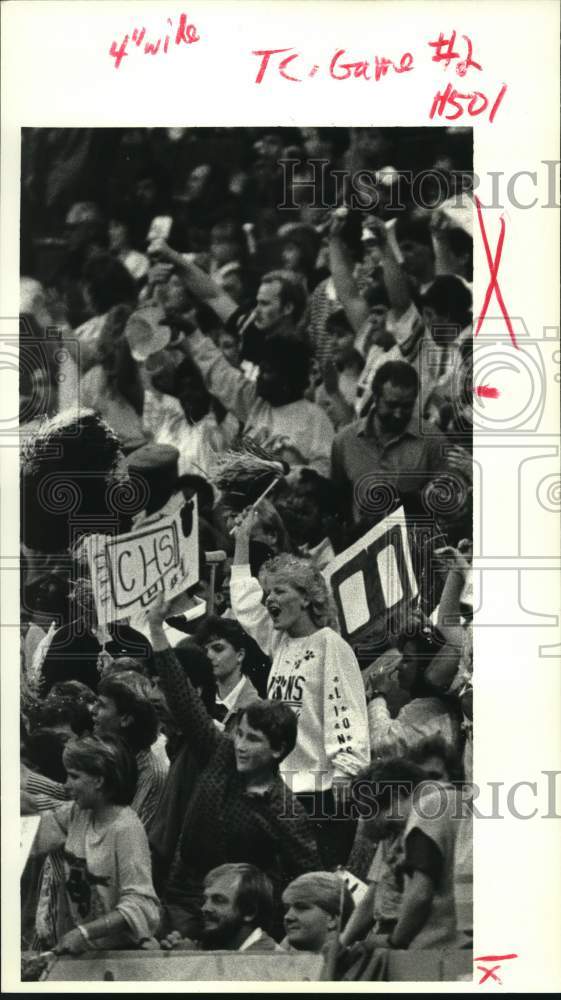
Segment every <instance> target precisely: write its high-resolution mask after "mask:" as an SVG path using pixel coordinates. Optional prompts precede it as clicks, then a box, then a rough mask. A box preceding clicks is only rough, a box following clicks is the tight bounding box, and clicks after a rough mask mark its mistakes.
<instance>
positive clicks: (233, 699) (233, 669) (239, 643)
mask: <svg viewBox="0 0 561 1000" xmlns="http://www.w3.org/2000/svg"><path fill="white" fill-rule="evenodd" d="M195 639H196V641H197V642H198V644H199V645H200V646H202V647H203V648H204V649H205V652H206V655H207V656H208V659H209V661H210V664H211V667H212V672H213V675H214V679H215V682H216V704H215V706H214V711H213V715H214V718H215V719H217V720H218V721H219V722H220V725H221V726H222V727H223V728H224V729H225V730H226V732H230V733H231V732H233V730H234V729H235V728H236V725H237V719H238V716H239V713H240V712H241V711H243V710H244V709H245V708H247V706H248V705H250V704H251V703H252V702H253V701H255V700H256V699H257V698H259V695H258V693H257V691H256V689H255V687H254V686H253V684H252V682H251V680H250V679H249V677H248V676H247V670H246V662H245V661H246V657H247V653H248V647H249V646H250V644H251V642H252V639H251V637H250V636H249V635H248V634H247V632H246V631H245V630H244V629H243V628H242V627H241V625H239V624H238V622H237V621H235V620H234V619H233V618H218V617H217V616H215V615H211V616H209V617H208V618H206V619H205V621H204V622H203V624H202V625H201V626H200V627H199V629H198V630H197V632H196V634H195Z"/></svg>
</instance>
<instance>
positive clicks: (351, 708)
mask: <svg viewBox="0 0 561 1000" xmlns="http://www.w3.org/2000/svg"><path fill="white" fill-rule="evenodd" d="M254 518H255V514H254V512H251V513H250V514H248V515H247V516H246V517H245V518H243V519H242V520H241V522H240V524H239V525H238V528H237V531H236V549H235V555H234V563H233V566H232V577H231V583H230V592H231V598H232V611H233V613H234V615H235V617H236V618H237V620H238V621H239V622H240V624H241V625H243V627H244V628H245V629H246V631H247V632H249V634H250V635H252V636H253V637H254V638H255V639H256V641H257V642H258V643H259V645H260V646H261V648H262V649H263V651H264V652H265V653H267V654H268V655H270V656H271V657H272V661H273V662H272V667H271V672H270V674H269V681H268V688H267V696H268V698H269V699H271V700H275V699H279V700H281V701H284V702H286V703H287V704H288V705H290V707H291V708H292V709H293V710H294V711H295V712H296V714H297V716H298V738H297V741H296V746H295V747H294V750H293V751H292V753H290V754H289V755H288V757H287V758H286V759H285V760H284V761H283V762H282V764H281V773H282V775H283V777H284V780H285V782H286V783H287V784H289V786H290V787H291V788H292V790H293V791H294V792H295V794H296V795H297V796H298V797H299V798H300V800H301V801H302V803H303V804H304V806H305V807H306V808H307V809H308V812H309V813H310V814H311V815H312V816H313V818H314V820H315V823H316V833H317V836H318V847H319V849H320V853H321V854H322V857H323V860H324V863H325V865H326V867H331V866H332V865H334V864H337V863H344V861H345V860H346V856H347V854H348V851H349V850H350V845H351V843H352V836H353V832H354V830H353V824H352V823H351V822H350V821H348V822H341V821H340V819H339V820H337V821H334V822H329V821H328V822H325V820H329V819H332V820H335V813H336V796H337V792H338V789H341V791H343V789H345V788H346V787H348V785H349V783H350V780H351V779H352V778H353V777H354V775H356V774H357V773H358V772H359V771H360V770H361V769H362V768H364V767H365V766H366V765H367V764H368V763H369V760H370V751H369V741H368V718H367V711H366V696H365V692H364V685H363V683H362V677H361V673H360V668H359V665H358V663H357V660H356V657H355V655H354V653H353V651H352V649H351V647H350V646H349V645H348V644H347V643H346V642H345V641H344V640H343V639H342V638H341V637H340V635H339V634H338V633H337V632H336V631H335V629H334V628H333V627H332V626H333V624H334V621H335V612H334V610H333V608H332V604H331V599H330V597H329V593H328V589H327V585H326V583H325V580H324V578H323V576H322V575H321V573H320V572H319V571H318V570H317V569H315V567H314V566H313V564H312V563H311V562H310V561H309V560H307V559H303V558H297V557H295V556H292V555H288V554H286V553H282V554H281V555H279V556H276V557H275V558H274V559H271V560H269V561H268V562H267V563H265V565H264V567H263V568H262V570H261V572H260V574H259V580H257V579H255V578H254V577H252V576H251V571H250V567H249V539H250V535H251V528H252V524H253V520H254ZM263 596H264V597H265V603H264V604H263Z"/></svg>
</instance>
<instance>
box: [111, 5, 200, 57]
mask: <svg viewBox="0 0 561 1000" xmlns="http://www.w3.org/2000/svg"><path fill="white" fill-rule="evenodd" d="M166 22H167V24H168V25H169V27H170V29H171V32H168V33H166V34H165V35H160V36H159V37H158V38H147V37H146V28H134V30H133V31H132V32H131V34H130V36H129V35H128V34H127V35H124V37H123V38H122V39H121V43H120V45H119V46H117V42H116V41H115V40H114V41H113V42H112V43H111V48H110V49H109V55H110V56H111V57H112V58H113V59H114V60H115V69H119V67H120V65H121V63H122V61H123V59H124V58H125V57H126V56H128V55H129V54H130V53H129V52H127V49H128V47H129V43H130V45H131V46H132V45H135V46H136V48H137V50H138V51H140V52H142V53H143V54H144V55H151V56H155V55H156V53H157V52H160V51H161V52H164V53H166V52H167V51H168V49H169V44H170V41H171V40H172V39H173V42H174V44H175V45H192V43H193V42H198V41H199V39H200V36H199V35H198V33H197V29H196V27H195V25H194V24H190V23H189V20H188V18H187V14H180V15H179V19H178V24H177V27H176V28H175V34H174V25H173V21H172V19H171V18H170V17H168V18H166ZM132 51H133V52H134V49H132Z"/></svg>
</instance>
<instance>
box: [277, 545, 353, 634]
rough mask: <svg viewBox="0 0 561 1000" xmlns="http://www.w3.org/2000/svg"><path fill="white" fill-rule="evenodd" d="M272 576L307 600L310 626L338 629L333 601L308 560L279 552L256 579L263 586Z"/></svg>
mask: <svg viewBox="0 0 561 1000" xmlns="http://www.w3.org/2000/svg"><path fill="white" fill-rule="evenodd" d="M272 576H274V577H275V578H276V579H279V578H282V579H283V580H285V581H286V582H287V583H288V584H290V586H291V587H294V589H295V590H297V591H299V593H301V594H302V596H303V597H305V598H306V600H308V601H309V604H310V606H309V615H310V618H311V619H312V621H313V623H314V625H316V626H317V627H318V628H325V627H326V626H328V627H329V628H332V629H334V631H335V632H338V631H339V622H338V620H337V611H336V608H335V602H334V601H333V598H332V596H331V594H330V592H329V588H328V586H327V584H326V582H325V579H324V577H323V575H322V574H321V573H320V571H319V570H318V569H316V567H315V566H314V564H313V563H312V562H311V560H310V559H305V558H303V557H301V556H293V555H291V554H290V553H288V552H282V553H281V554H280V555H278V556H274V557H273V558H272V559H269V560H268V561H267V562H266V563H265V565H264V566H263V567H262V569H261V572H260V573H259V582H260V583H261V586H262V587H263V588H265V587H266V586H267V580H268V579H270V577H272Z"/></svg>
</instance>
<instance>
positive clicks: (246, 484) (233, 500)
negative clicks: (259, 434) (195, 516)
mask: <svg viewBox="0 0 561 1000" xmlns="http://www.w3.org/2000/svg"><path fill="white" fill-rule="evenodd" d="M286 469H287V466H286V463H285V462H280V461H277V460H276V459H273V458H271V456H270V455H268V453H267V452H266V451H264V449H263V448H261V447H260V446H259V445H258V444H257V443H256V442H255V441H253V440H252V439H251V438H248V437H245V438H243V440H242V442H241V445H240V447H239V448H238V449H231V450H230V451H226V452H223V453H222V454H217V455H216V456H215V460H214V466H213V469H212V471H211V473H210V476H209V478H210V480H211V482H212V483H213V485H214V486H216V488H217V489H218V490H220V492H221V493H222V495H223V497H224V499H225V501H226V502H227V504H228V506H229V507H231V508H232V509H233V510H237V511H242V510H245V508H246V507H248V506H249V505H250V504H252V503H255V501H256V500H258V499H259V497H260V496H261V494H262V493H263V492H264V490H266V489H267V488H268V487H270V486H271V485H272V483H274V482H275V481H277V480H279V479H282V477H283V476H284V475H286Z"/></svg>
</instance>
